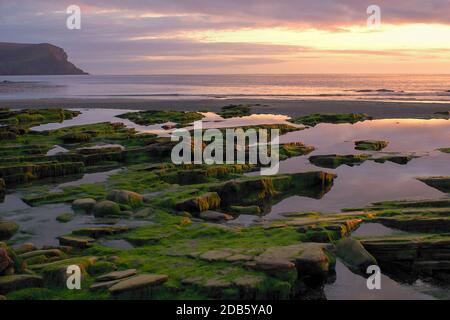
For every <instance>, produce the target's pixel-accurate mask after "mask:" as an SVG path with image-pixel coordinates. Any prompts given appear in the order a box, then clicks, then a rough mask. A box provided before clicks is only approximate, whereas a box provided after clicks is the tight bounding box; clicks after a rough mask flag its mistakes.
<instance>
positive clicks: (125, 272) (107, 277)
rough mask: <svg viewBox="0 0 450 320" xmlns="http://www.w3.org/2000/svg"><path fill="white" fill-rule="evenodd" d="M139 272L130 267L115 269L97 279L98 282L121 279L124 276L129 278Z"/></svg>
mask: <svg viewBox="0 0 450 320" xmlns="http://www.w3.org/2000/svg"><path fill="white" fill-rule="evenodd" d="M136 274H137V270H136V269H128V270H122V271H114V272H110V273H107V274H104V275H102V276H100V277H98V278H97V279H96V281H97V282H103V281H111V280H120V279H123V278H128V277H131V276H134V275H136Z"/></svg>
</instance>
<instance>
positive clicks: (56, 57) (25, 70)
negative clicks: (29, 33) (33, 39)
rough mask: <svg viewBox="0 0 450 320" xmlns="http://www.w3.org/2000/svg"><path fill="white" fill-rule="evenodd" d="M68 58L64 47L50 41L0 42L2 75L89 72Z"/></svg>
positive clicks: (0, 68) (0, 71) (0, 73)
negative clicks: (33, 42) (32, 42)
mask: <svg viewBox="0 0 450 320" xmlns="http://www.w3.org/2000/svg"><path fill="white" fill-rule="evenodd" d="M67 59H68V57H67V54H66V52H65V51H64V50H63V49H62V48H59V47H57V46H54V45H51V44H49V43H39V44H26V43H5V42H0V75H69V74H87V73H86V72H84V71H83V70H81V69H79V68H77V67H76V66H75V65H74V64H73V63H71V62H69V61H68V60H67Z"/></svg>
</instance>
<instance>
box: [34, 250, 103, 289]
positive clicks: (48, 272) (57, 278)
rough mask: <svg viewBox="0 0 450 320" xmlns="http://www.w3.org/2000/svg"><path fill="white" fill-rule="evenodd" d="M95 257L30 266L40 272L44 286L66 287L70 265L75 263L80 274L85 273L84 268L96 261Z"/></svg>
mask: <svg viewBox="0 0 450 320" xmlns="http://www.w3.org/2000/svg"><path fill="white" fill-rule="evenodd" d="M97 260H98V258H97V257H92V256H88V257H79V258H78V257H77V258H70V259H65V260H60V261H56V262H51V263H47V264H43V265H36V266H32V267H31V268H33V270H35V271H38V272H40V273H41V274H42V277H43V281H44V284H45V286H46V287H59V288H67V285H66V283H67V279H68V277H69V276H70V274H68V273H67V269H68V268H69V267H70V266H73V265H76V266H78V267H79V268H80V271H81V275H82V276H84V275H86V270H87V268H88V267H89V266H91V265H93V264H94V263H96V262H97Z"/></svg>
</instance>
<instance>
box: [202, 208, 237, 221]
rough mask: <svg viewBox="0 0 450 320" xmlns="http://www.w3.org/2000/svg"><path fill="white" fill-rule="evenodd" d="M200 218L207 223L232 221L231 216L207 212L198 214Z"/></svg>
mask: <svg viewBox="0 0 450 320" xmlns="http://www.w3.org/2000/svg"><path fill="white" fill-rule="evenodd" d="M200 218H202V219H204V220H208V221H226V220H232V219H233V216H231V215H229V214H226V213H222V212H217V211H212V210H207V211H204V212H202V213H200Z"/></svg>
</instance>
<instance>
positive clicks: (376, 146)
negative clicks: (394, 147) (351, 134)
mask: <svg viewBox="0 0 450 320" xmlns="http://www.w3.org/2000/svg"><path fill="white" fill-rule="evenodd" d="M388 144H389V141H384V140H359V141H355V149H356V150H370V151H380V150H383V149H384V148H386V147H387V146H388Z"/></svg>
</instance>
